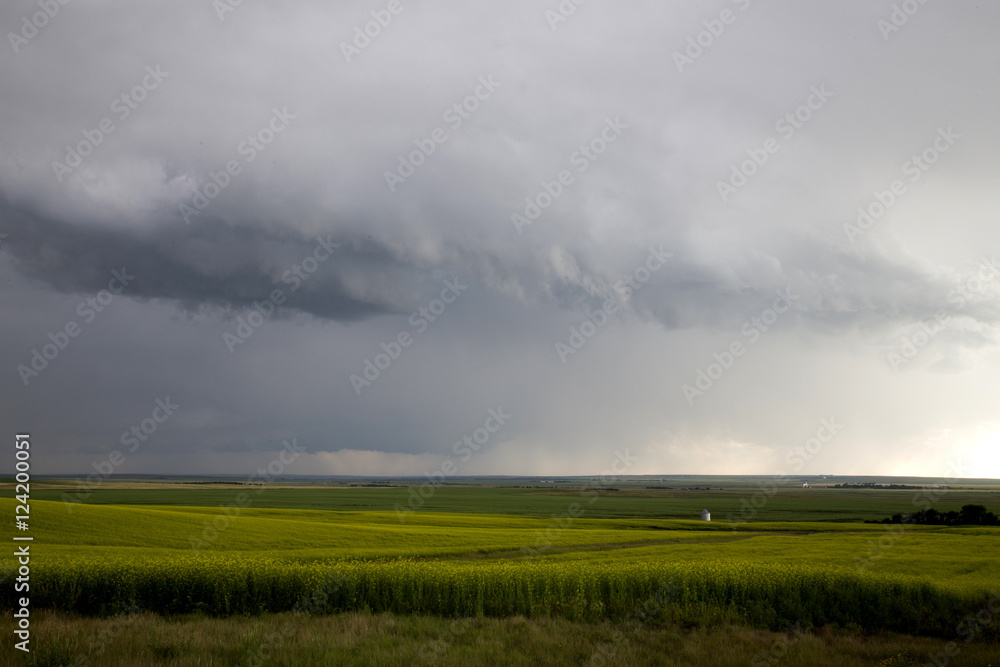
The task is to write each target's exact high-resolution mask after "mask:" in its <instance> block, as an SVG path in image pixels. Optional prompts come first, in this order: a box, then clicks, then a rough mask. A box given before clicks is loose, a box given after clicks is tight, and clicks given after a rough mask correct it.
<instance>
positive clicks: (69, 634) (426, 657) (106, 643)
mask: <svg viewBox="0 0 1000 667" xmlns="http://www.w3.org/2000/svg"><path fill="white" fill-rule="evenodd" d="M11 626H12V624H11V623H10V622H9V620H5V621H3V623H2V624H0V631H2V632H4V633H6V634H8V635H9V634H10V628H11ZM33 629H34V631H35V633H37V634H36V636H37V647H38V648H37V650H36V651H34V652H33V653H32V654H31V655H30V656H28V657H25V656H22V655H14V654H15V653H18V652H17V651H16V650H15V649H13V647H12V646H11V643H10V642H2V643H0V663H2V664H5V665H14V664H25V665H35V666H39V667H43V666H45V667H48V666H56V665H67V666H70V667H84V666H89V665H108V666H109V667H119V666H121V667H125V666H127V667H146V666H149V665H169V666H175V667H181V666H183V667H189V666H193V665H198V666H205V667H208V666H212V667H215V666H220V667H221V666H225V667H232V666H233V665H245V666H247V667H249V666H251V665H265V664H266V665H278V666H292V665H295V666H300V665H301V666H304V665H309V666H315V665H358V666H362V665H363V666H365V667H368V666H369V665H435V666H437V667H452V666H454V667H459V666H461V667H466V666H468V665H524V666H528V665H573V666H579V665H586V666H596V665H619V664H622V665H630V666H639V665H663V666H666V667H672V666H675V665H676V666H681V665H685V666H689V665H698V666H701V667H731V666H735V665H740V666H741V667H745V666H747V665H751V666H754V667H760V666H764V665H788V666H789V667H794V666H796V665H810V666H814V667H849V666H850V667H854V666H856V665H872V666H883V667H915V666H920V665H924V664H926V663H929V662H930V661H931V659H932V658H931V656H935V655H938V654H941V655H944V650H945V647H946V645H947V643H946V642H945V641H944V640H940V639H931V638H921V637H912V636H907V635H895V634H878V635H874V636H861V635H858V634H855V633H853V632H848V631H838V630H834V629H830V628H827V629H824V630H820V631H817V632H812V633H804V634H800V633H798V632H795V631H791V632H780V633H779V632H768V631H764V630H754V629H751V628H747V627H744V626H739V625H731V624H721V625H718V626H712V627H699V626H689V627H682V626H679V625H675V624H658V623H653V622H649V623H637V622H632V623H611V622H602V623H583V622H571V621H567V620H565V619H558V618H537V619H525V618H523V617H513V618H505V619H493V618H482V617H480V618H473V619H444V618H440V617H433V616H420V615H410V616H396V615H393V614H363V613H346V614H337V615H332V616H311V615H297V614H290V613H286V614H269V615H265V616H254V617H242V616H234V617H228V618H205V617H199V616H181V617H163V616H159V615H155V614H150V613H141V614H134V615H127V616H120V617H115V618H107V619H99V618H92V617H81V616H76V615H69V614H62V613H57V612H38V613H37V614H36V615H35V616H34V625H33ZM956 648H957V649H958V653H957V655H955V656H954V657H948V658H947V664H948V667H966V666H967V667H973V666H974V667H1000V645H997V644H992V645H991V644H987V643H983V642H980V641H972V642H970V643H962V642H958V643H957V647H956ZM952 652H953V653H954V650H953V651H952ZM931 664H933V663H931Z"/></svg>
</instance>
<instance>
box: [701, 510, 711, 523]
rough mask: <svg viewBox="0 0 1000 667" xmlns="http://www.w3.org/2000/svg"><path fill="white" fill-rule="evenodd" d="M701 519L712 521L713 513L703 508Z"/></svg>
mask: <svg viewBox="0 0 1000 667" xmlns="http://www.w3.org/2000/svg"><path fill="white" fill-rule="evenodd" d="M701 520H702V521H711V520H712V515H711V513H710V512H709V511H708V510H702V511H701Z"/></svg>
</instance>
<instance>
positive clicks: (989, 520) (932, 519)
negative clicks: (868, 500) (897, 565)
mask: <svg viewBox="0 0 1000 667" xmlns="http://www.w3.org/2000/svg"><path fill="white" fill-rule="evenodd" d="M865 523H917V524H924V525H929V526H1000V517H997V515H996V514H994V513H993V512H989V511H987V510H986V506H985V505H963V506H962V509H961V510H959V511H958V512H956V511H954V510H952V511H950V512H939V511H937V510H936V509H926V510H919V511H917V512H914V513H913V514H893V515H892V516H891V517H889V518H888V519H882V520H881V521H866V522H865Z"/></svg>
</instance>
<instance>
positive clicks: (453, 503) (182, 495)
mask: <svg viewBox="0 0 1000 667" xmlns="http://www.w3.org/2000/svg"><path fill="white" fill-rule="evenodd" d="M769 481H771V480H770V479H769V478H760V483H761V484H767V483H768V482H769ZM918 483H919V482H918ZM654 484H655V485H664V484H667V483H666V482H656V483H652V482H650V483H646V484H641V483H635V484H630V485H620V486H619V487H618V488H619V489H620V490H617V491H608V490H603V489H604V488H605V487H601V486H599V485H598V486H596V487H595V486H591V485H577V486H573V487H572V488H570V487H569V485H568V484H566V485H561V486H560V487H556V488H515V487H511V486H498V487H492V486H489V487H482V486H448V485H445V486H441V487H437V488H435V489H434V493H433V494H432V495H431V496H430V497H429V498H428V499H426V500H425V499H423V498H420V499H419V500H413V496H414V494H416V491H415V490H413V491H411V489H410V488H409V487H403V486H400V487H391V488H371V487H349V486H338V487H332V488H331V487H318V488H317V487H316V486H312V485H309V486H285V487H274V486H272V487H269V488H268V489H267V491H266V492H265V493H261V494H257V493H255V492H253V491H251V492H250V497H251V500H252V507H254V508H275V509H314V510H335V511H348V512H350V511H365V512H368V511H376V512H389V511H393V510H394V509H395V508H396V507H397V505H398V506H402V507H409V508H416V509H417V510H419V511H422V512H446V513H453V512H470V513H474V514H513V515H524V516H550V515H552V514H561V513H565V512H566V508H567V507H568V506H569V505H570V504H571V503H573V502H579V501H580V499H581V494H596V495H599V496H600V502H596V503H593V504H589V505H588V506H587V511H586V516H587V518H637V517H644V518H666V519H697V518H698V517H699V514H700V512H701V510H702V509H706V508H707V509H709V510H711V512H712V516H713V520H714V521H715V522H723V521H727V520H728V519H729V518H736V519H740V518H747V517H749V518H752V520H755V521H832V522H844V521H865V520H878V519H882V518H884V517H886V516H890V515H892V514H894V513H897V512H901V513H905V512H910V511H914V510H915V509H917V506H916V505H915V504H914V498H915V497H917V496H918V495H919V494H920V493H921V492H920V491H916V490H875V489H835V488H828V487H816V488H810V489H803V488H801V485H796V486H784V487H781V488H780V489H779V490H778V491H777V493H776V494H775V495H774V496H773V497H770V496H768V497H767V502H766V504H764V506H763V507H760V508H759V509H758V508H756V507H753V505H752V503H755V502H757V501H755V498H754V495H755V494H764V491H762V490H761V487H760V486H758V485H757V483H755V482H752V481H751V482H748V481H746V480H743V481H741V483H740V484H738V485H737V484H736V483H734V482H733V481H732V480H730V479H724V480H715V481H714V483H713V482H712V480H710V479H707V478H698V480H697V481H687V480H685V481H684V482H683V484H684V485H686V486H688V487H694V486H697V487H701V488H704V487H706V486H711V490H707V491H706V490H699V491H686V490H681V488H680V487H679V485H678V483H677V482H676V481H673V480H671V481H670V482H669V484H671V485H673V486H675V488H673V489H647V488H643V487H644V486H647V485H654ZM417 485H419V482H414V488H416V486H417ZM128 486H134V485H132V484H129V485H128ZM961 486H962V487H970V486H972V485H971V484H962V485H961ZM47 487H48V488H47ZM247 488H248V487H244V486H239V485H217V486H213V487H207V486H203V485H190V484H187V485H177V484H175V485H170V486H167V485H157V488H118V487H117V486H116V485H115V484H109V483H105V484H103V485H101V486H100V487H97V488H96V489H94V490H91V491H86V490H84V491H83V492H82V494H81V495H73V492H72V489H73V484H71V483H66V485H65V486H63V485H59V486H57V487H55V488H52V485H51V484H49V485H44V486H39V487H38V488H37V489H33V493H32V498H33V499H36V500H51V501H60V500H63V499H64V498H67V497H69V498H73V499H75V500H77V501H80V502H82V503H88V504H102V505H185V506H203V507H215V506H218V505H220V504H228V503H233V502H234V499H235V498H236V496H237V495H238V494H239V493H241V492H244V491H246V490H247ZM250 488H252V487H250ZM720 488H721V490H720ZM589 497H590V495H588V496H587V498H588V499H589ZM758 497H759V498H763V497H764V496H763V495H758ZM411 500H412V504H411ZM967 503H978V504H985V505H990V504H992V505H994V506H996V507H997V509H1000V487H998V486H993V487H988V486H979V488H975V489H970V488H962V489H955V490H951V491H948V492H947V493H944V494H942V495H941V496H940V499H939V500H937V501H936V502H934V507H935V508H937V509H941V510H958V509H959V508H960V507H961V506H962V505H965V504H967ZM748 504H751V505H750V507H752V512H753V514H752V515H748V514H747V511H748V510H747V509H746V508H747V507H748ZM758 504H759V502H758Z"/></svg>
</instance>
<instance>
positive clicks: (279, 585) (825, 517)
mask: <svg viewBox="0 0 1000 667" xmlns="http://www.w3.org/2000/svg"><path fill="white" fill-rule="evenodd" d="M702 486H705V484H702ZM714 486H715V488H714V489H711V490H705V489H704V488H703V489H702V490H699V491H687V490H681V489H645V488H641V487H640V486H639V485H631V486H630V485H622V486H620V487H619V489H620V490H617V491H611V490H605V491H600V492H596V491H594V490H593V488H592V487H588V486H586V485H583V486H576V487H574V488H570V487H569V486H566V487H563V488H554V489H553V488H544V487H536V488H517V487H516V486H497V487H460V486H455V487H441V488H437V489H435V490H434V493H433V494H432V495H431V496H430V498H429V499H427V500H426V502H424V503H423V504H422V505H421V506H420V508H419V510H418V511H411V512H400V511H398V508H397V509H394V508H395V507H396V505H397V504H404V505H405V504H406V503H407V499H408V498H409V497H410V494H411V489H409V488H405V487H397V488H368V487H339V488H322V487H315V486H304V487H293V486H289V487H282V488H268V489H266V490H263V491H262V492H261V493H259V494H258V493H256V490H254V489H252V488H243V487H238V486H232V485H219V486H215V485H211V486H193V487H192V486H191V485H173V486H170V485H150V484H144V483H137V484H129V485H126V484H121V485H112V486H109V487H107V488H100V489H98V490H96V491H94V492H93V493H90V494H89V495H86V497H85V498H83V499H82V500H84V501H85V502H82V503H76V502H73V503H66V502H59V501H58V500H59V499H60V498H62V497H63V494H64V493H65V492H66V488H68V487H64V486H62V485H59V484H51V485H48V488H38V489H33V493H32V502H31V526H32V529H31V530H32V535H33V537H34V542H33V545H32V563H31V564H32V570H31V577H32V578H31V595H32V605H33V608H35V609H48V610H51V613H50V615H49V616H46V617H44V618H47V619H50V620H49V621H47V622H50V623H53V624H59V623H67V622H71V621H67V620H66V618H65V617H63V616H60V614H71V615H79V614H82V615H84V616H92V617H100V618H105V619H108V618H116V616H115V615H116V614H122V613H126V614H132V613H133V612H136V611H142V612H146V613H148V612H152V613H154V614H165V615H167V616H168V617H178V618H180V617H183V615H189V614H192V613H194V614H201V615H203V616H204V617H206V620H205V621H203V622H206V623H207V622H208V620H207V619H208V618H211V617H216V618H226V617H232V616H238V617H244V616H247V617H249V618H259V619H263V620H262V622H263V623H265V624H267V623H268V622H270V621H269V620H267V619H274V618H279V617H280V618H285V616H282V615H287V614H291V616H290V617H288V618H298V619H300V620H301V619H302V618H309V619H313V620H314V619H319V618H322V617H326V616H327V615H329V614H353V613H361V614H376V615H385V614H388V615H389V616H379V618H435V617H436V618H443V619H447V618H459V619H479V620H477V621H476V622H477V623H479V624H482V623H485V622H486V621H485V619H497V620H498V621H499V620H502V619H517V618H521V619H533V622H540V619H552V622H557V620H558V622H564V621H565V622H573V623H580V624H590V625H589V626H588V627H594V628H598V627H605V626H601V625H600V624H611V626H612V627H613V626H615V624H618V625H622V624H625V625H629V627H632V628H633V629H635V627H634V626H635V625H636V623H637V620H636V619H639V621H638V623H639V625H640V626H641V627H642V630H641V631H642V632H644V633H645V632H651V631H652V629H654V628H664V629H666V628H685V627H686V628H689V629H690V628H711V627H716V628H725V627H732V628H752V629H756V630H755V631H756V632H761V633H779V634H781V633H782V631H784V630H786V629H787V628H789V627H795V628H798V629H800V630H801V631H803V632H808V633H810V636H815V633H822V632H825V631H829V630H830V629H833V630H834V631H835V632H841V631H849V632H851V633H854V634H858V633H861V634H864V633H869V634H870V633H885V632H891V633H905V634H906V635H908V636H922V637H925V638H936V639H937V640H939V641H940V642H941V645H942V646H943V645H945V643H946V642H948V641H954V640H956V639H957V638H958V637H960V636H961V633H962V623H963V619H966V618H967V616H968V615H969V614H976V613H977V612H982V611H983V610H986V613H989V614H993V613H994V611H995V612H996V618H997V622H996V623H989V624H987V623H980V624H979V625H978V626H977V629H976V632H975V633H974V639H975V642H976V646H977V648H976V650H975V651H971V650H969V651H966V652H965V653H964V656H965V657H964V658H963V660H968V659H970V656H982V655H992V654H991V653H986V654H984V653H982V650H988V651H992V650H994V649H995V648H996V642H997V640H998V638H1000V632H998V629H1000V558H998V554H1000V528H994V527H981V526H976V527H973V526H962V527H944V526H903V527H900V526H894V527H888V526H885V525H882V524H875V523H863V520H866V519H880V518H883V517H885V516H888V515H890V514H893V513H895V512H906V511H910V510H913V509H915V507H914V502H913V500H914V498H915V497H916V496H917V495H918V494H919V493H921V492H920V491H916V490H893V491H890V490H883V489H834V488H813V489H802V488H783V489H781V490H780V491H779V492H778V493H776V494H775V495H774V496H773V497H771V496H768V497H767V498H766V502H764V503H762V506H761V507H757V508H755V509H754V510H753V512H752V513H751V514H746V513H744V515H743V516H744V517H747V516H749V518H752V519H753V520H751V521H737V522H732V521H727V520H726V519H725V517H726V515H727V514H731V515H732V516H733V517H739V516H740V511H741V510H740V508H741V506H743V507H744V508H745V507H746V505H743V501H751V500H752V499H753V495H754V493H756V492H759V490H760V488H759V487H758V486H756V485H750V486H743V487H742V488H741V487H738V486H735V485H731V484H725V483H722V484H716V485H714ZM720 488H721V490H719V489H720ZM240 494H245V495H242V496H241V495H240ZM46 498H48V500H46ZM78 499H80V498H78ZM938 500H939V501H938V502H935V503H934V507H935V508H938V509H942V510H946V509H958V508H959V507H961V505H963V504H966V503H981V504H985V505H987V506H988V507H989V509H991V510H994V511H995V510H997V509H1000V507H998V505H1000V503H998V502H997V501H998V500H1000V494H997V491H996V488H995V487H992V488H991V487H986V486H983V485H980V486H978V488H976V487H974V485H969V488H966V489H961V490H960V489H954V490H949V491H948V492H947V493H944V494H940V497H939V499H938ZM14 504H15V503H14V501H13V500H9V499H2V500H0V506H3V508H4V509H5V511H7V512H9V513H11V514H13V505H14ZM758 504H761V503H758ZM751 506H752V504H751ZM703 507H709V508H711V509H712V511H713V521H712V522H702V521H698V520H692V519H691V518H690V517H692V515H694V516H697V513H698V512H699V511H700V509H702V508H703ZM676 517H683V518H676ZM0 567H2V572H3V573H4V574H5V575H6V578H7V579H9V578H10V575H11V573H12V572H13V567H14V563H13V560H12V559H11V558H10V557H9V556H5V557H4V559H3V560H0ZM0 590H2V591H3V592H2V594H0V595H2V597H3V603H4V605H5V606H6V607H7V608H14V606H15V598H14V596H15V594H14V592H13V589H12V587H11V586H10V585H9V583H5V584H4V586H3V587H2V588H0ZM51 614H54V615H51ZM70 618H72V617H70ZM117 618H121V617H120V616H119V617H117ZM559 619H561V620H559ZM72 622H75V621H72ZM80 622H81V623H82V622H83V621H80ZM109 622H110V621H109ZM199 622H201V621H199ZM427 622H428V623H433V621H427ZM595 624H596V625H595ZM477 627H478V626H477ZM483 627H486V626H483ZM489 627H493V626H489ZM838 629H839V630H838ZM797 631H798V630H797ZM595 632H596V630H595ZM762 636H763V635H762ZM773 636H777V635H773ZM781 636H786V635H784V634H781ZM859 636H860V635H859ZM907 641H910V642H911V643H912V642H915V641H917V640H916V639H909V640H907ZM806 643H807V642H802V645H803V646H804V645H806ZM890 643H891V642H890ZM970 646H971V642H970ZM67 650H69V649H67ZM74 650H76V649H74ZM859 650H860V649H859ZM440 657H441V656H438V658H440ZM977 659H978V658H977ZM900 660H902V658H900ZM418 662H419V661H418ZM149 664H157V663H155V662H152V663H149ZM178 664H180V663H178ZM213 664H215V663H213ZM219 664H227V663H219ZM277 664H301V663H295V662H289V663H277ZM330 664H337V663H335V662H334V663H330ZM440 664H449V663H447V661H445V662H443V663H440ZM498 664H500V663H498ZM680 664H683V663H680ZM720 664H723V663H720ZM725 664H728V663H725ZM793 664H794V663H793ZM830 664H834V663H830ZM873 664H874V663H873ZM889 664H892V663H889ZM896 664H908V663H905V662H898V663H896ZM914 664H918V663H914ZM921 664H922V663H921ZM951 664H963V663H962V662H952V663H951ZM967 664H977V663H971V662H970V663H967ZM998 664H1000V661H998Z"/></svg>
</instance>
